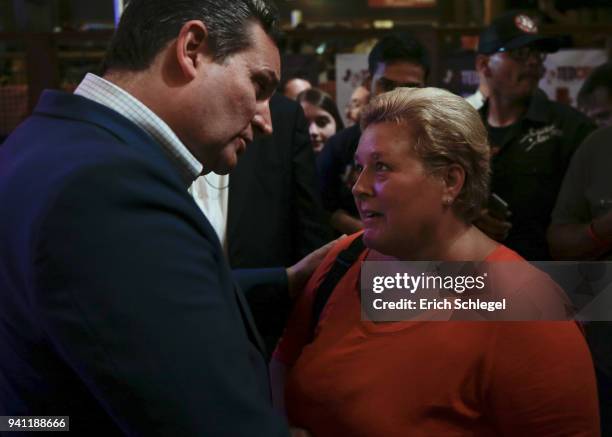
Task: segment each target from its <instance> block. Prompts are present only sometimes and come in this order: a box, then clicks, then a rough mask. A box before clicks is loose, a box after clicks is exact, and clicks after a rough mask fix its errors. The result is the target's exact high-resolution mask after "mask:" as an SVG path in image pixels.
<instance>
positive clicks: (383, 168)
mask: <svg viewBox="0 0 612 437" xmlns="http://www.w3.org/2000/svg"><path fill="white" fill-rule="evenodd" d="M376 170H377V171H387V170H389V166H388V165H387V164H383V163H382V162H377V163H376Z"/></svg>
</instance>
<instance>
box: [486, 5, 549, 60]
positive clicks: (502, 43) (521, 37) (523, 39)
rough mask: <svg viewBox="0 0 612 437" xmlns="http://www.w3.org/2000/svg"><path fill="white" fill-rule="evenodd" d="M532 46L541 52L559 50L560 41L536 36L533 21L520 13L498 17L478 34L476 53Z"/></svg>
mask: <svg viewBox="0 0 612 437" xmlns="http://www.w3.org/2000/svg"><path fill="white" fill-rule="evenodd" d="M525 46H534V47H537V48H539V49H540V50H542V51H543V52H547V53H553V52H556V51H557V50H559V47H560V46H561V39H560V38H558V37H550V36H543V35H539V34H538V26H537V25H536V23H535V22H534V21H533V19H532V18H531V17H530V16H529V15H527V14H525V13H523V12H520V11H511V12H507V13H505V14H503V15H500V16H499V17H497V18H496V19H495V20H493V21H492V22H491V24H490V25H489V26H488V27H486V28H484V29H483V31H482V32H480V40H479V41H478V53H482V54H484V55H490V54H492V53H495V52H499V51H505V50H512V49H518V48H520V47H525Z"/></svg>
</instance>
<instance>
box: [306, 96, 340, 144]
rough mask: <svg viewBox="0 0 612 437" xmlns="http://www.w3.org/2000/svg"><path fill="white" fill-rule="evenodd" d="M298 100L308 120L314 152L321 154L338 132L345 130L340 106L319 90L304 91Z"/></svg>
mask: <svg viewBox="0 0 612 437" xmlns="http://www.w3.org/2000/svg"><path fill="white" fill-rule="evenodd" d="M296 100H297V101H298V102H299V103H300V104H301V105H302V109H304V114H305V115H306V120H308V132H309V134H310V142H311V144H312V150H314V152H315V153H320V152H321V150H322V149H323V146H324V145H325V142H326V141H327V140H328V139H329V138H330V137H331V136H332V135H334V134H335V133H336V132H337V131H339V130H342V129H344V123H343V122H342V117H341V116H340V112H339V111H338V106H337V105H336V102H334V99H332V98H331V96H330V95H329V94H327V93H326V92H324V91H322V90H320V89H318V88H310V89H308V90H305V91H302V92H301V93H300V94H298V96H297V99H296Z"/></svg>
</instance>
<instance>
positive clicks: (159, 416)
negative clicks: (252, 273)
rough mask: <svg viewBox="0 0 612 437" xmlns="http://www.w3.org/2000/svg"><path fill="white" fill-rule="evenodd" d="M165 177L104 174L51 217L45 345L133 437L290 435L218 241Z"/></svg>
mask: <svg viewBox="0 0 612 437" xmlns="http://www.w3.org/2000/svg"><path fill="white" fill-rule="evenodd" d="M162 176H163V175H160V174H156V172H155V171H153V170H152V169H151V168H150V167H148V166H145V165H144V164H135V163H133V162H130V163H126V162H125V161H122V162H120V163H117V162H112V163H106V164H103V165H97V166H95V167H93V168H88V169H86V170H81V171H79V172H78V173H76V174H74V175H73V176H72V177H71V180H70V181H69V183H67V184H65V186H64V188H63V189H62V190H61V192H60V193H59V194H58V195H57V198H56V199H55V201H54V202H53V203H52V205H50V206H49V208H48V211H47V213H46V215H45V217H44V221H43V225H42V227H41V231H40V233H39V237H38V241H37V244H36V260H35V272H34V275H35V279H36V284H37V286H36V288H35V290H36V291H35V293H34V294H35V296H34V297H33V299H34V301H35V307H36V309H37V311H38V312H39V317H40V319H41V321H42V323H43V324H44V325H45V327H46V331H47V333H48V337H49V339H50V342H51V343H52V344H53V346H54V347H55V348H56V349H57V351H58V353H59V354H60V355H61V356H62V357H63V358H64V359H65V361H66V362H67V363H68V365H70V366H71V367H72V368H73V369H74V371H75V372H76V373H77V374H78V375H79V376H80V378H81V379H82V380H83V381H84V382H85V384H86V385H87V386H88V388H89V389H90V391H91V392H92V393H93V395H94V396H96V397H97V399H98V400H99V402H100V403H101V405H102V406H103V407H104V408H105V409H106V410H107V411H108V412H109V414H110V415H111V416H112V417H113V418H114V420H115V421H116V422H117V424H118V425H119V426H120V427H121V428H122V429H123V430H124V431H125V432H126V433H128V434H135V435H151V436H153V435H173V436H179V435H180V436H197V435H202V436H204V435H206V436H226V435H232V436H242V435H245V436H246V435H249V436H251V435H266V436H285V435H287V429H286V424H285V423H284V420H283V419H281V418H279V417H277V416H276V415H275V414H274V413H273V411H272V409H271V407H270V406H269V403H268V399H266V393H265V390H264V389H263V387H264V386H265V385H266V384H267V381H262V380H261V374H258V373H257V371H256V368H257V367H256V366H257V365H258V360H260V357H257V356H256V354H253V346H252V344H251V343H250V342H249V340H248V337H247V333H246V331H245V327H244V325H243V323H242V319H241V316H240V309H239V307H238V306H237V305H236V295H235V294H234V292H233V289H232V281H231V276H230V274H229V271H228V268H227V267H226V264H225V261H224V259H223V256H222V252H221V250H220V246H219V243H218V241H217V240H216V237H215V235H214V231H212V228H211V227H210V226H209V225H208V224H207V223H206V222H205V221H204V220H203V219H202V218H201V217H200V216H199V215H198V214H199V213H198V211H197V207H195V205H194V204H193V202H192V201H191V199H190V198H189V196H188V194H187V192H186V190H185V191H184V192H182V187H181V186H180V185H179V184H177V183H175V184H173V183H170V182H165V181H164V178H163V177H162ZM166 180H167V177H166Z"/></svg>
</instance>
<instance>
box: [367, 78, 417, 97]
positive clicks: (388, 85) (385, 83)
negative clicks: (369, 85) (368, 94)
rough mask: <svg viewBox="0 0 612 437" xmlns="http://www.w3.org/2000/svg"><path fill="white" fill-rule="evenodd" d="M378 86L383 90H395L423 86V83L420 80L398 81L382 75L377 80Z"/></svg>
mask: <svg viewBox="0 0 612 437" xmlns="http://www.w3.org/2000/svg"><path fill="white" fill-rule="evenodd" d="M376 86H377V87H379V88H380V89H381V90H382V91H383V92H385V93H386V92H389V91H393V90H394V89H395V88H402V87H407V88H422V87H423V84H422V83H419V82H396V81H394V80H391V79H387V78H386V77H380V78H378V80H377V81H376Z"/></svg>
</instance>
